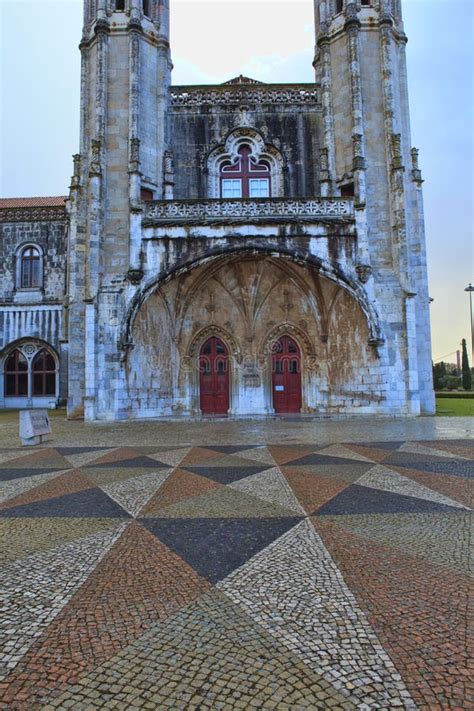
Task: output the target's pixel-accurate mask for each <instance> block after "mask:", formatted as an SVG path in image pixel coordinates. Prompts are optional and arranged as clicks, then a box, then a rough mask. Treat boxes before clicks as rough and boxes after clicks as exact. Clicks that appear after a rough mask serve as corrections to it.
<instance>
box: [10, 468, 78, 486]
mask: <svg viewBox="0 0 474 711" xmlns="http://www.w3.org/2000/svg"><path fill="white" fill-rule="evenodd" d="M67 468H70V467H66V468H65V467H62V468H61V469H54V467H51V468H47V469H34V468H33V467H28V469H19V468H15V467H13V468H12V469H0V482H5V481H15V480H18V479H27V478H29V477H32V476H41V475H42V474H50V473H56V474H58V473H61V474H62V473H63V472H64V471H65V470H66V469H67Z"/></svg>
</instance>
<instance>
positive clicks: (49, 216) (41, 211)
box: [0, 206, 66, 222]
mask: <svg viewBox="0 0 474 711" xmlns="http://www.w3.org/2000/svg"><path fill="white" fill-rule="evenodd" d="M65 218H66V206H64V207H62V206H61V207H12V208H7V209H0V222H52V221H53V220H61V221H62V220H64V219H65Z"/></svg>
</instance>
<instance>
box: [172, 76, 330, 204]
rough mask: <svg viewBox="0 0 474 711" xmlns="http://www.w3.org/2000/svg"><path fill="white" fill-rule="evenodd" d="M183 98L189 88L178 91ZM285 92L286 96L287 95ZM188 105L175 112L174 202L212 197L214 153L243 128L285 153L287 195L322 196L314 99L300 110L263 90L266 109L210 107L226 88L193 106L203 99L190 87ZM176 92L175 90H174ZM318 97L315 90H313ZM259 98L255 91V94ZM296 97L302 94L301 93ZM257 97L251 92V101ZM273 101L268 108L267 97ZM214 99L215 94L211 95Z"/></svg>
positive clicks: (230, 104) (231, 103)
mask: <svg viewBox="0 0 474 711" xmlns="http://www.w3.org/2000/svg"><path fill="white" fill-rule="evenodd" d="M178 89H179V93H178V94H177V96H178V98H179V97H180V96H181V95H182V94H183V93H184V92H185V89H186V88H185V87H177V88H176V91H178ZM284 89H285V88H284V87H282V88H281V90H280V94H281V95H283V94H284V93H285V91H284ZM189 90H190V91H189V99H187V101H184V100H183V101H181V102H178V101H174V102H173V103H172V107H171V115H170V121H171V126H172V144H171V145H172V150H173V154H174V166H175V190H174V197H175V198H177V199H185V198H204V197H208V191H207V182H206V158H207V156H208V154H209V153H210V151H211V150H212V149H214V148H215V147H216V146H219V145H220V144H222V143H223V142H224V140H225V138H226V136H227V135H228V133H229V132H230V131H231V130H232V129H235V128H237V127H243V128H254V129H256V130H257V131H258V132H259V133H260V134H261V135H262V137H263V138H264V140H265V142H266V143H268V144H271V145H273V146H275V148H276V149H277V150H278V151H280V152H281V155H282V157H283V160H284V164H285V168H286V170H285V175H284V195H285V196H287V197H310V196H313V195H319V194H320V189H319V134H320V123H321V119H320V106H319V104H318V102H317V101H316V100H315V99H314V100H312V101H311V102H308V103H301V104H300V105H298V103H297V100H296V99H295V103H293V104H291V103H290V102H289V101H284V100H283V98H281V99H280V100H278V95H277V96H276V97H275V91H276V90H274V91H273V92H272V89H271V87H267V86H265V85H264V86H263V87H262V88H261V89H259V91H260V94H261V97H262V98H261V99H260V101H261V103H259V104H256V103H250V105H248V106H244V107H243V105H242V101H243V100H244V99H240V100H237V99H234V100H233V98H232V97H233V94H232V92H229V100H228V101H227V102H222V103H213V104H211V103H206V101H209V102H210V101H211V98H213V97H214V94H219V93H220V94H223V93H224V92H225V91H226V87H225V86H216V87H209V90H212V94H211V98H209V99H206V95H205V94H204V97H203V103H202V104H199V103H197V101H196V102H195V101H193V96H194V94H196V93H198V92H197V90H193V87H189ZM172 91H173V90H172ZM313 91H314V92H315V89H313ZM254 93H255V91H254ZM295 93H296V91H295ZM251 95H252V92H250V101H251ZM266 95H268V96H269V97H271V100H270V98H269V99H268V101H267V103H266V102H265V96H266ZM207 96H209V93H208V94H207Z"/></svg>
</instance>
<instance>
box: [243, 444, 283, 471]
mask: <svg viewBox="0 0 474 711" xmlns="http://www.w3.org/2000/svg"><path fill="white" fill-rule="evenodd" d="M239 458H240V459H251V460H252V461H253V462H261V463H262V464H269V465H270V466H271V467H274V466H275V465H276V462H275V460H274V459H273V457H272V455H271V454H270V452H269V450H268V448H267V447H256V448H255V449H253V448H252V449H246V450H244V451H241V452H239Z"/></svg>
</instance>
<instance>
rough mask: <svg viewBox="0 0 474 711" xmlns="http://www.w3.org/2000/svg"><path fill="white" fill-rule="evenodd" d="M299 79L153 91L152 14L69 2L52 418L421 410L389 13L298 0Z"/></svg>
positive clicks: (415, 177)
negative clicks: (78, 35)
mask: <svg viewBox="0 0 474 711" xmlns="http://www.w3.org/2000/svg"><path fill="white" fill-rule="evenodd" d="M315 7H316V35H317V37H316V38H317V50H316V58H315V67H316V72H317V82H316V84H285V85H281V84H278V85H272V84H262V83H260V82H258V81H255V80H252V79H248V78H246V77H242V76H240V77H237V78H236V79H234V80H231V81H229V82H226V83H225V84H223V85H218V86H185V87H183V86H181V87H172V86H170V72H171V62H170V49H169V7H168V0H85V3H84V8H85V17H84V32H83V38H82V42H81V52H82V86H81V139H80V141H81V143H80V153H79V154H78V155H77V156H75V158H74V166H75V167H74V175H73V179H72V185H71V193H70V200H69V208H68V209H69V215H70V230H69V261H70V270H69V294H68V297H69V298H68V306H69V340H70V365H69V404H68V409H69V414H70V416H81V415H82V414H84V416H85V418H86V419H87V420H96V419H130V418H142V417H160V416H181V417H186V416H196V415H200V414H215V415H227V414H231V415H236V416H239V415H255V414H258V415H272V414H275V413H277V414H280V413H282V414H283V413H288V412H293V413H298V412H301V413H303V414H305V413H306V414H311V413H316V414H317V413H328V414H330V413H352V414H356V413H364V414H382V415H417V414H420V412H424V413H431V412H433V410H434V398H433V392H432V383H431V358H430V332H429V317H428V292H427V276H426V256H425V246H424V233H423V205H422V194H421V183H422V180H421V174H420V171H419V168H418V164H417V152H416V150H415V149H412V148H411V142H410V127H409V118H408V100H407V81H406V68H405V54H404V51H405V43H406V37H405V35H404V33H403V26H402V20H401V14H400V6H399V2H398V0H390V1H389V0H357V1H356V2H348V1H347V0H316V3H315Z"/></svg>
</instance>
